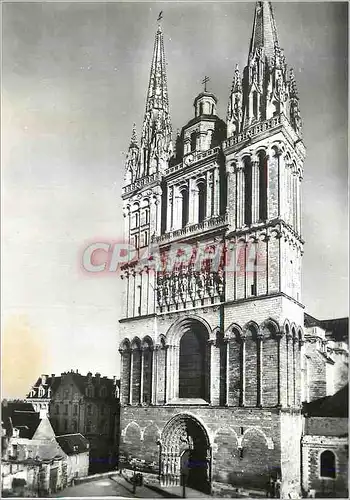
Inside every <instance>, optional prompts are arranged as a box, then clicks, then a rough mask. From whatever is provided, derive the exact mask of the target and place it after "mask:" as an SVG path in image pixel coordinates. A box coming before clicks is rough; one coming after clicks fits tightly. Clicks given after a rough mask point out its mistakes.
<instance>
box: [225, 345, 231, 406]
mask: <svg viewBox="0 0 350 500" xmlns="http://www.w3.org/2000/svg"><path fill="white" fill-rule="evenodd" d="M225 343H226V387H225V389H226V397H225V406H229V404H230V341H229V339H225Z"/></svg>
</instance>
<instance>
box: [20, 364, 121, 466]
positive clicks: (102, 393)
mask: <svg viewBox="0 0 350 500" xmlns="http://www.w3.org/2000/svg"><path fill="white" fill-rule="evenodd" d="M27 401H29V402H31V403H32V404H33V406H34V407H35V408H36V410H37V411H41V412H43V411H48V412H49V417H50V421H51V423H52V426H53V428H54V430H55V433H56V434H57V435H62V434H68V433H80V434H82V435H83V436H85V437H86V438H87V439H88V441H89V443H90V472H98V471H102V470H109V469H110V468H111V467H113V466H115V463H116V460H117V455H118V436H119V381H118V380H116V379H110V378H107V377H101V375H100V374H99V373H96V374H95V375H94V376H93V375H92V373H91V372H89V373H88V374H87V375H81V374H80V373H78V372H77V371H73V370H71V371H70V372H66V373H62V374H61V375H60V376H55V374H52V375H51V376H49V375H42V376H41V377H39V379H38V380H37V381H36V383H35V384H34V386H33V387H32V389H31V391H30V393H29V394H28V398H27Z"/></svg>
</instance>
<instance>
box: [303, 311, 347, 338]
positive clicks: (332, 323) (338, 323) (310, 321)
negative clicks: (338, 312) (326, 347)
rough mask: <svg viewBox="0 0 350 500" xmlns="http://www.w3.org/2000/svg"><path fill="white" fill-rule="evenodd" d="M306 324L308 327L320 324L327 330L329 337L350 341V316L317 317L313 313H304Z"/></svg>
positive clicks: (320, 326)
mask: <svg viewBox="0 0 350 500" xmlns="http://www.w3.org/2000/svg"><path fill="white" fill-rule="evenodd" d="M304 326H305V327H306V328H309V327H312V326H318V327H319V328H323V329H324V330H326V332H327V337H329V339H332V340H335V341H337V342H348V339H349V318H334V319H321V320H320V319H317V318H315V317H314V316H311V314H308V313H304Z"/></svg>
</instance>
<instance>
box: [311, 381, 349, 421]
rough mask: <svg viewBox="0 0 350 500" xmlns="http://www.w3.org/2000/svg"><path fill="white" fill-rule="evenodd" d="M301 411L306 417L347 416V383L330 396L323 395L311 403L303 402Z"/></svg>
mask: <svg viewBox="0 0 350 500" xmlns="http://www.w3.org/2000/svg"><path fill="white" fill-rule="evenodd" d="M303 413H304V415H305V416H308V417H338V418H348V413H349V384H347V385H346V386H345V387H343V388H342V389H340V390H339V391H338V392H336V393H335V394H333V395H332V396H325V397H324V398H320V399H316V400H315V401H311V403H303Z"/></svg>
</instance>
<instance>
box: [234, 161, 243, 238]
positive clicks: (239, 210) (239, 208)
mask: <svg viewBox="0 0 350 500" xmlns="http://www.w3.org/2000/svg"><path fill="white" fill-rule="evenodd" d="M236 179H237V228H240V227H242V226H243V223H244V172H243V165H242V163H241V162H240V163H239V164H238V165H237V170H236Z"/></svg>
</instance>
